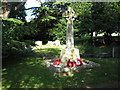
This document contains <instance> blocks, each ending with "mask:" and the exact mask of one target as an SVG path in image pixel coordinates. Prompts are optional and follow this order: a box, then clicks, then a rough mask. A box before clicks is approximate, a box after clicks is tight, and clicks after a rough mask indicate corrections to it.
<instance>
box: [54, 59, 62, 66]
mask: <svg viewBox="0 0 120 90" xmlns="http://www.w3.org/2000/svg"><path fill="white" fill-rule="evenodd" d="M60 63H61V60H60V59H57V60H55V61H54V62H53V65H59V64H60Z"/></svg>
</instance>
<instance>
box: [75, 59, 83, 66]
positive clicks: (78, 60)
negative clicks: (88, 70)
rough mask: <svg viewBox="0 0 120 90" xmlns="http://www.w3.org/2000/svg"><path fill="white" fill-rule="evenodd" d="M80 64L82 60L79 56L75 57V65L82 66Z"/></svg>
mask: <svg viewBox="0 0 120 90" xmlns="http://www.w3.org/2000/svg"><path fill="white" fill-rule="evenodd" d="M82 65H83V62H82V60H81V59H79V58H77V59H76V60H75V66H82Z"/></svg>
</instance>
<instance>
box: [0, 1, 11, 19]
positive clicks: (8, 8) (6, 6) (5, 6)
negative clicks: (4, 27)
mask: <svg viewBox="0 0 120 90" xmlns="http://www.w3.org/2000/svg"><path fill="white" fill-rule="evenodd" d="M11 8H12V4H11V3H10V2H3V3H2V11H3V15H2V18H4V19H5V18H8V17H9V14H10V11H11Z"/></svg>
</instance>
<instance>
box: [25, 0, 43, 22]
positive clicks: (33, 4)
mask: <svg viewBox="0 0 120 90" xmlns="http://www.w3.org/2000/svg"><path fill="white" fill-rule="evenodd" d="M44 1H45V0H41V2H42V3H43V2H44ZM39 6H40V2H39V1H36V0H27V2H26V4H25V8H26V9H27V8H31V7H39ZM26 13H27V16H26V17H25V18H26V20H27V22H29V21H30V20H32V19H33V18H35V16H34V15H32V16H31V14H32V10H27V11H26Z"/></svg>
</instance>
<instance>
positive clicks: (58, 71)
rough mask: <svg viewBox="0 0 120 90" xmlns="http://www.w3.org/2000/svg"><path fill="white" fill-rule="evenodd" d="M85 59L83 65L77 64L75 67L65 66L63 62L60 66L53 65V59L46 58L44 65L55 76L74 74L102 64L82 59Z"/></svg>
mask: <svg viewBox="0 0 120 90" xmlns="http://www.w3.org/2000/svg"><path fill="white" fill-rule="evenodd" d="M81 60H82V61H83V65H82V66H75V67H63V66H62V64H60V65H58V66H54V65H53V61H54V60H52V59H50V60H45V61H44V63H43V64H44V65H45V66H47V68H48V69H49V70H50V72H52V73H53V75H55V76H73V75H74V74H75V73H79V72H82V71H86V70H91V69H93V68H96V67H100V64H98V63H94V62H92V61H89V60H85V59H81Z"/></svg>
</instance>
